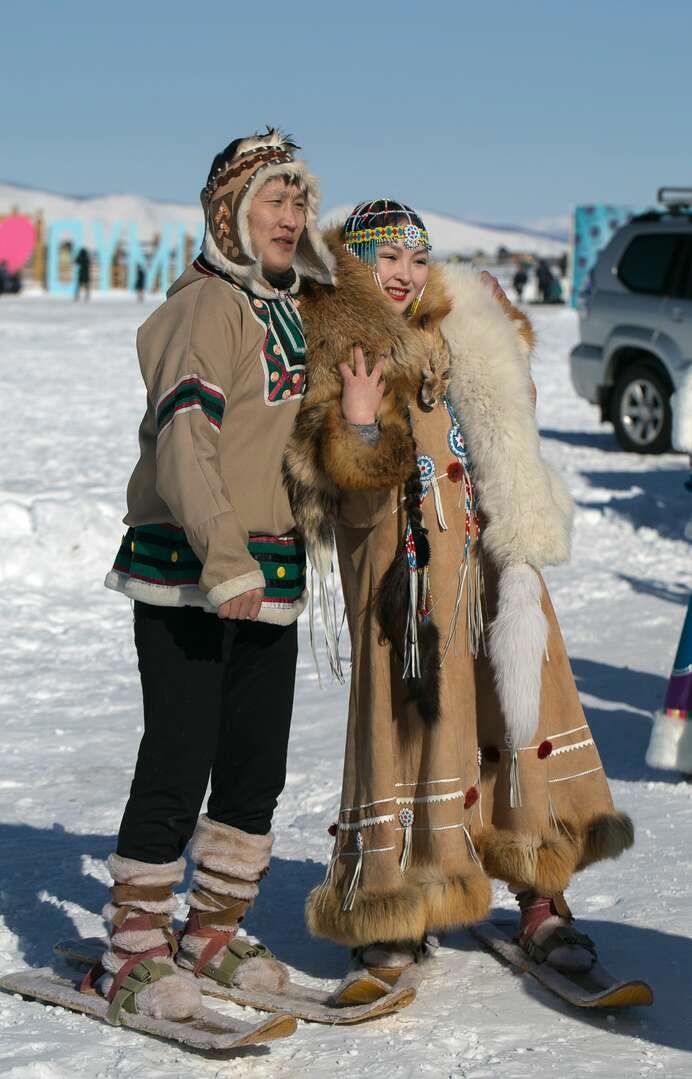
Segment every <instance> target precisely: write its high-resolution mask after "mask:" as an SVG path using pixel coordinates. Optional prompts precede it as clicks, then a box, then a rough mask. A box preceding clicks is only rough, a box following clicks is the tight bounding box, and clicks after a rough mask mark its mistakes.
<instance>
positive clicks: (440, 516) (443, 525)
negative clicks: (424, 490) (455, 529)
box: [430, 474, 448, 532]
mask: <svg viewBox="0 0 692 1079" xmlns="http://www.w3.org/2000/svg"><path fill="white" fill-rule="evenodd" d="M430 486H431V487H432V493H433V501H434V503H435V513H436V514H437V523H438V525H439V526H440V530H441V531H442V532H447V531H448V526H447V521H446V520H445V511H444V507H443V505H442V494H441V492H440V485H439V483H438V482H437V476H435V475H434V474H433V477H432V479H431V480H430Z"/></svg>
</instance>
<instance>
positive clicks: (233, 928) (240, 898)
mask: <svg viewBox="0 0 692 1079" xmlns="http://www.w3.org/2000/svg"><path fill="white" fill-rule="evenodd" d="M273 841H274V837H273V835H272V834H271V832H270V833H269V835H250V834H249V833H248V832H242V831H241V830H240V829H239V828H233V827H232V826H231V825H228V824H220V823H219V822H218V821H213V820H211V819H210V818H209V817H207V816H206V815H205V816H202V817H200V819H199V823H198V825H197V828H196V830H195V834H194V836H193V837H192V847H191V852H192V857H193V859H194V861H195V871H194V874H193V877H192V890H191V892H190V896H189V902H190V913H189V916H188V920H187V924H186V926H185V933H184V935H183V938H182V940H181V943H180V952H179V954H178V957H177V962H178V964H179V965H180V966H182V967H184V968H186V969H188V970H193V971H194V973H195V974H196V975H200V974H206V976H207V977H214V973H213V972H214V971H219V972H220V973H222V971H220V968H221V966H222V963H224V960H226V957H227V955H228V952H229V950H231V951H235V952H236V954H238V952H237V951H236V949H237V947H238V944H240V943H241V941H237V940H236V938H237V937H238V928H239V925H240V922H242V920H243V917H244V915H245V912H246V910H247V909H248V907H250V906H251V905H252V903H253V902H254V900H255V898H256V897H257V895H258V894H259V884H260V880H261V878H262V877H263V876H264V874H265V873H266V871H267V869H268V867H269V859H270V856H271V849H272V844H273ZM246 945H247V947H246ZM248 948H249V949H251V952H250V955H249V956H248V957H247V958H243V959H242V961H241V962H240V963H239V965H238V966H237V968H236V970H235V972H234V973H233V976H232V983H233V985H235V986H237V987H238V988H239V989H246V990H247V991H248V992H252V991H257V990H261V991H264V992H273V993H280V992H283V991H284V990H285V989H286V987H287V986H288V971H287V970H286V968H285V966H284V965H283V963H280V962H279V961H278V959H275V958H274V956H272V954H271V952H269V951H268V950H267V949H266V948H264V946H263V945H260V944H254V942H251V941H250V940H249V938H247V937H245V938H244V939H243V940H242V946H241V949H240V951H241V952H242V951H243V950H247V949H248ZM253 953H255V954H253ZM257 953H259V954H257Z"/></svg>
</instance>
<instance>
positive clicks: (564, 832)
mask: <svg viewBox="0 0 692 1079" xmlns="http://www.w3.org/2000/svg"><path fill="white" fill-rule="evenodd" d="M474 840H475V842H476V847H477V849H478V853H479V854H480V857H481V861H482V862H483V867H484V869H485V871H486V873H487V874H488V876H489V877H494V878H495V879H496V880H503V881H505V882H506V883H507V884H509V885H510V887H515V888H517V889H518V890H519V891H521V890H522V889H525V888H533V889H534V891H536V892H538V893H539V894H540V895H557V894H558V893H559V892H564V891H565V889H566V888H567V886H568V884H569V882H570V879H571V878H572V875H573V874H574V873H575V872H576V871H577V870H579V869H584V868H586V866H588V865H592V864H593V863H594V862H600V861H602V860H603V859H605V858H617V857H618V856H619V855H620V854H622V853H623V851H625V850H627V849H628V848H629V847H631V846H632V844H633V843H634V826H633V824H632V821H631V820H630V818H629V817H628V816H627V815H626V814H625V813H618V812H616V811H613V812H612V813H599V814H597V815H596V816H594V817H592V818H591V820H590V821H585V822H581V823H579V822H577V821H571V820H562V821H561V832H560V833H559V834H558V833H556V832H552V833H550V834H541V835H526V834H524V835H522V834H518V833H516V832H510V831H509V830H507V829H500V828H486V829H485V830H484V831H483V832H481V833H480V835H479V836H478V838H477V839H475V837H474Z"/></svg>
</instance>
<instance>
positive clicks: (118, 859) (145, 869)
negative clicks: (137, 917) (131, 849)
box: [108, 854, 185, 887]
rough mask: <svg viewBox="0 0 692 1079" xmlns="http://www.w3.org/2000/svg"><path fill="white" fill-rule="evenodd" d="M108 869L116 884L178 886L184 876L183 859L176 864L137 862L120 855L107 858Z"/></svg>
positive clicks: (111, 855) (179, 859)
mask: <svg viewBox="0 0 692 1079" xmlns="http://www.w3.org/2000/svg"><path fill="white" fill-rule="evenodd" d="M108 869H109V871H110V874H111V876H112V878H113V880H114V881H115V883H116V884H133V885H136V886H139V887H146V886H148V885H161V886H163V885H165V884H180V882H181V881H182V879H183V877H184V876H185V859H184V858H178V860H177V862H163V863H162V864H160V865H159V864H157V863H154V862H138V861H137V860H136V859H135V858H123V856H122V855H120V854H110V855H109V856H108Z"/></svg>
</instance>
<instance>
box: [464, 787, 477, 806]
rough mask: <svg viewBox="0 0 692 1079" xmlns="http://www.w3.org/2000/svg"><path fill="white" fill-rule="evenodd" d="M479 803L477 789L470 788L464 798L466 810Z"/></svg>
mask: <svg viewBox="0 0 692 1079" xmlns="http://www.w3.org/2000/svg"><path fill="white" fill-rule="evenodd" d="M477 801H478V791H477V790H476V788H475V787H469V789H468V790H467V792H466V797H465V798H464V809H470V808H471V806H472V805H475V804H476V802H477Z"/></svg>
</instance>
